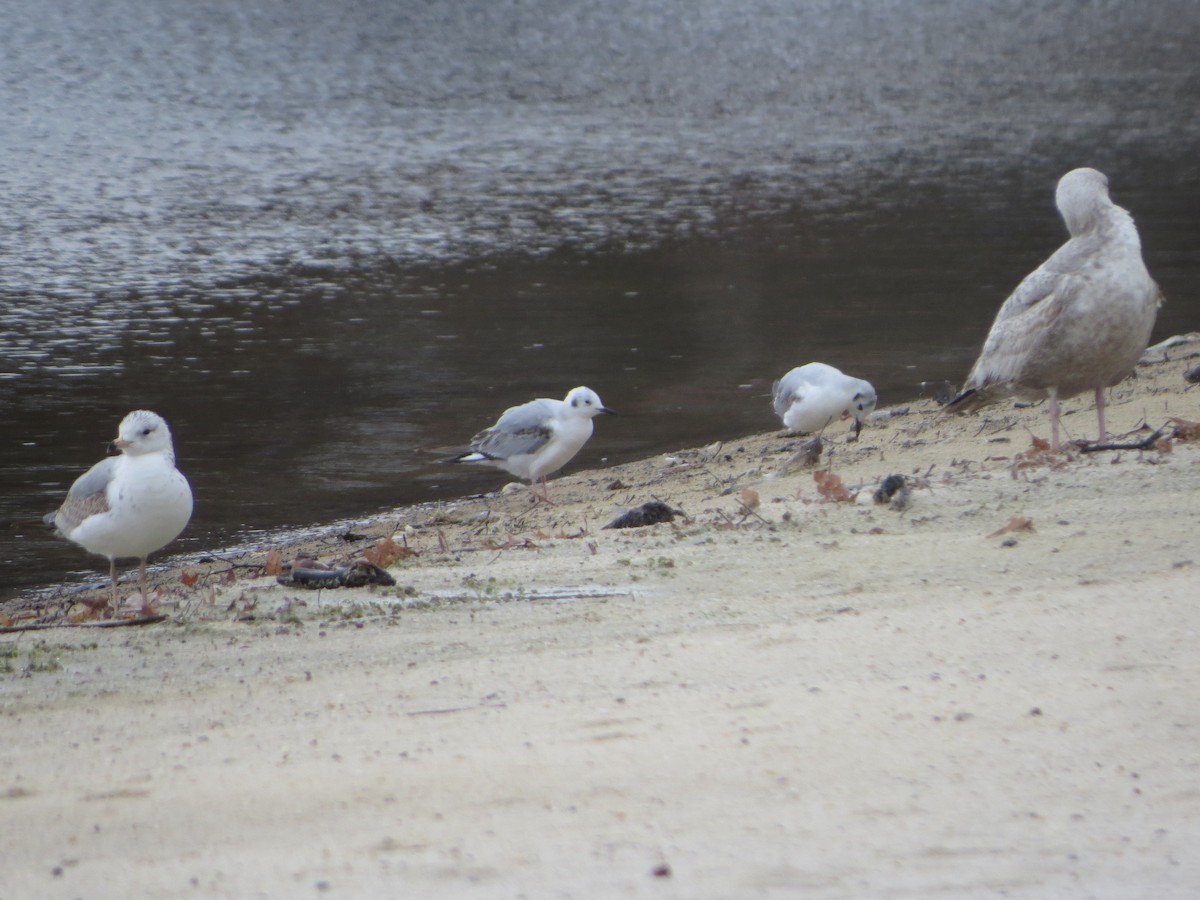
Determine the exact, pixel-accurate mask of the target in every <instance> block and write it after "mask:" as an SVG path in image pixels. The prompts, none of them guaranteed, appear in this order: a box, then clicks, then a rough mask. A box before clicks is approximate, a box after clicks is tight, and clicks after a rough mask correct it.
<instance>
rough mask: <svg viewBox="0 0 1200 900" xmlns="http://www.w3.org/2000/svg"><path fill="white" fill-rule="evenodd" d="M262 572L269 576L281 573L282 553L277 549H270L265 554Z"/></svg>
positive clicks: (272, 576)
mask: <svg viewBox="0 0 1200 900" xmlns="http://www.w3.org/2000/svg"><path fill="white" fill-rule="evenodd" d="M262 573H263V574H264V575H266V576H268V577H270V578H274V577H275V576H276V575H281V574H282V573H283V554H282V553H280V552H279V551H278V550H272V551H270V552H269V553H268V554H267V558H266V561H264V562H263V568H262Z"/></svg>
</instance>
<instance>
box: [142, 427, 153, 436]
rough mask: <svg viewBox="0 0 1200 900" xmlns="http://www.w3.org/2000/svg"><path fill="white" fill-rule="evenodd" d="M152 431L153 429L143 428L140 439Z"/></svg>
mask: <svg viewBox="0 0 1200 900" xmlns="http://www.w3.org/2000/svg"><path fill="white" fill-rule="evenodd" d="M153 430H154V429H153V428H143V429H142V437H145V436H146V435H148V434H149V433H150V432H152V431H153Z"/></svg>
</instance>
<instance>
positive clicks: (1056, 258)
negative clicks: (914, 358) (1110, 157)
mask: <svg viewBox="0 0 1200 900" xmlns="http://www.w3.org/2000/svg"><path fill="white" fill-rule="evenodd" d="M1055 202H1056V203H1057V204H1058V210H1059V212H1060V213H1061V214H1062V217H1063V221H1064V222H1065V223H1066V225H1067V231H1069V232H1070V234H1071V237H1070V240H1068V241H1067V242H1066V243H1065V244H1063V245H1062V246H1061V247H1059V248H1058V250H1056V251H1055V252H1054V255H1053V256H1051V257H1050V258H1049V259H1048V260H1046V261H1045V262H1044V263H1042V265H1041V266H1039V267H1038V268H1037V269H1036V270H1034V271H1033V273H1032V274H1030V275H1028V276H1027V277H1026V278H1025V280H1024V281H1022V282H1021V283H1020V284H1019V285H1018V286H1017V289H1016V290H1015V291H1013V293H1012V296H1010V297H1009V298H1008V299H1007V300H1005V301H1004V305H1003V306H1001V307H1000V312H999V313H997V315H996V321H995V322H994V323H993V324H992V330H991V331H990V332H989V333H988V336H987V340H986V341H985V342H984V345H983V352H982V353H980V355H979V359H978V361H977V362H976V363H975V367H974V368H973V369H971V374H970V375H969V376H967V382H966V384H965V385H964V386H963V391H962V393H961V394H959V395H958V396H957V397H956V398H954V399H953V400H952V401H950V403H948V404H947V405H946V409H947V410H949V411H951V412H969V411H971V410H974V409H977V408H979V407H980V406H983V405H985V404H988V403H991V402H994V401H995V400H999V399H1001V398H1002V397H1006V396H1010V395H1015V396H1017V397H1021V398H1023V399H1027V400H1036V399H1041V398H1043V397H1045V398H1047V399H1048V401H1049V402H1048V404H1047V408H1048V410H1049V414H1050V445H1051V447H1052V448H1053V449H1055V450H1057V449H1058V447H1059V443H1058V421H1059V406H1058V401H1059V400H1065V399H1067V398H1069V397H1074V396H1075V395H1076V394H1080V393H1083V392H1084V391H1087V390H1091V391H1094V392H1095V397H1096V418H1097V419H1098V420H1099V433H1100V437H1099V440H1100V441H1103V440H1104V436H1105V429H1104V390H1105V388H1108V387H1110V386H1112V385H1114V384H1116V383H1117V382H1119V381H1121V380H1122V379H1123V378H1125V376H1126V375H1128V374H1129V373H1130V372H1131V371H1132V370H1133V367H1134V366H1135V365H1136V364H1137V361H1138V359H1139V358H1140V357H1141V355H1142V351H1144V350H1145V349H1146V345H1147V344H1148V343H1149V342H1150V331H1151V329H1152V328H1153V327H1154V318H1155V316H1156V315H1157V314H1158V307H1159V306H1160V305H1161V304H1162V294H1161V292H1160V291H1159V289H1158V285H1157V284H1155V283H1154V279H1152V278H1151V277H1150V273H1149V272H1147V271H1146V264H1145V263H1144V262H1143V261H1142V245H1141V241H1139V240H1138V233H1137V227H1136V226H1135V225H1134V224H1133V218H1132V217H1131V216H1130V215H1129V213H1128V212H1126V211H1125V210H1124V209H1122V208H1121V207H1119V206H1117V205H1116V204H1115V203H1113V202H1112V200H1110V199H1109V196H1108V179H1107V178H1106V177H1105V176H1104V175H1103V174H1101V173H1100V172H1097V171H1096V170H1095V169H1075V170H1073V171H1071V172H1068V173H1067V174H1066V175H1064V176H1063V177H1062V178H1061V179H1060V180H1059V182H1058V190H1057V192H1056V193H1055Z"/></svg>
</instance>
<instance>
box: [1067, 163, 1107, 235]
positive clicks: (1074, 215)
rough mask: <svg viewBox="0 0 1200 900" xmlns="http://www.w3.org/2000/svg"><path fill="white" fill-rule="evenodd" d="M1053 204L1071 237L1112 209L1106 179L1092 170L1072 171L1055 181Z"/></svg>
mask: <svg viewBox="0 0 1200 900" xmlns="http://www.w3.org/2000/svg"><path fill="white" fill-rule="evenodd" d="M1054 202H1055V203H1056V204H1057V205H1058V211H1059V212H1060V213H1062V217H1063V221H1064V222H1066V223H1067V231H1069V232H1071V234H1073V235H1076V234H1082V233H1083V232H1085V231H1087V230H1088V228H1089V227H1091V225H1092V224H1093V223H1094V222H1096V220H1097V219H1099V218H1100V216H1101V215H1102V214H1103V212H1104V210H1105V209H1107V208H1108V207H1110V206H1112V201H1111V200H1110V199H1109V197H1108V177H1107V176H1106V175H1105V174H1104V173H1103V172H1097V171H1096V170H1095V169H1072V170H1071V171H1070V172H1068V173H1067V174H1066V175H1064V176H1063V177H1062V178H1060V179H1059V180H1058V189H1057V190H1056V191H1055V192H1054Z"/></svg>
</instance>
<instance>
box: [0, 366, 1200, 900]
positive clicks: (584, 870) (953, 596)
mask: <svg viewBox="0 0 1200 900" xmlns="http://www.w3.org/2000/svg"><path fill="white" fill-rule="evenodd" d="M1197 350H1198V347H1197V345H1196V344H1191V345H1187V346H1184V347H1180V348H1177V349H1175V350H1172V351H1170V354H1169V356H1170V358H1169V359H1168V360H1166V361H1164V362H1159V363H1155V364H1153V365H1147V366H1142V367H1140V368H1139V369H1138V372H1137V377H1136V378H1135V379H1131V380H1127V381H1126V382H1124V383H1123V384H1121V385H1120V386H1118V387H1117V388H1115V389H1113V391H1112V392H1111V406H1110V413H1109V417H1110V418H1109V421H1110V428H1111V429H1112V430H1113V431H1114V432H1116V433H1121V432H1126V431H1131V432H1132V431H1134V430H1135V429H1137V428H1139V426H1141V425H1143V424H1148V425H1149V426H1150V428H1157V427H1158V426H1159V425H1163V424H1166V423H1168V420H1169V419H1171V418H1172V417H1176V418H1178V419H1182V420H1189V421H1197V420H1200V388H1194V387H1189V386H1188V385H1186V384H1185V382H1184V381H1183V378H1182V372H1183V371H1184V370H1185V369H1186V368H1189V367H1190V366H1192V365H1195V363H1196V360H1195V359H1194V358H1189V357H1190V355H1191V354H1193V353H1196V352H1197ZM762 402H764V403H765V402H766V401H765V400H763V401H762ZM1064 409H1065V413H1066V415H1065V416H1064V420H1063V421H1064V426H1065V427H1066V429H1067V431H1068V433H1069V435H1070V436H1071V437H1076V438H1078V437H1093V436H1094V428H1095V415H1094V411H1093V410H1092V409H1091V405H1090V403H1089V402H1087V401H1086V400H1085V398H1076V399H1075V400H1072V401H1069V402H1067V403H1066V404H1064ZM893 412H896V410H893ZM1048 430H1049V426H1048V423H1047V422H1046V418H1045V413H1044V410H1042V409H1041V408H1034V409H1021V410H1017V409H1013V408H1012V407H1011V406H1009V405H1007V404H1006V405H1001V406H997V407H993V408H991V409H990V410H987V411H986V413H984V414H982V415H976V416H968V417H963V418H943V417H941V416H939V415H938V413H937V410H936V408H935V407H934V406H933V405H932V403H929V402H920V403H914V404H911V405H909V406H908V408H907V413H906V414H903V415H900V414H896V415H892V416H890V417H887V418H884V419H883V420H882V421H878V422H874V423H872V424H871V425H869V426H868V427H867V428H866V429H864V431H863V434H862V438H861V440H860V441H859V442H857V443H852V442H849V441H847V440H846V437H847V434H848V428H847V426H845V425H838V426H835V427H834V428H832V429H830V434H828V435H827V437H828V438H829V439H828V441H827V443H826V452H825V454H824V455H823V456H822V458H821V459H820V461H819V463H818V464H817V465H816V466H815V467H813V466H810V465H808V464H806V463H805V461H804V460H803V459H796V458H795V457H796V455H797V451H799V449H800V447H801V444H802V443H803V440H802V439H798V438H789V437H785V436H783V435H781V434H780V433H773V434H764V435H755V436H749V437H747V438H745V439H744V440H741V441H736V442H732V443H725V444H723V445H714V446H711V447H707V448H699V449H693V450H686V451H680V452H679V453H676V454H671V455H669V456H659V457H655V458H653V459H649V460H645V461H642V462H639V463H634V464H630V465H624V466H620V467H614V468H609V469H603V470H593V471H584V472H569V473H568V474H567V475H565V476H562V477H560V478H557V479H554V480H552V481H551V483H550V491H551V497H552V499H553V500H554V501H555V505H553V506H552V507H546V506H531V505H530V502H529V494H528V491H527V490H526V489H524V488H518V489H515V490H510V491H506V492H501V493H498V494H496V495H490V496H487V497H482V498H475V499H469V500H464V501H461V502H459V503H456V504H451V505H443V506H440V507H419V508H413V509H406V510H398V511H396V513H395V514H394V515H391V516H387V517H384V518H382V519H380V520H378V521H375V522H370V523H355V525H354V526H353V528H352V530H353V531H354V532H357V533H359V534H361V535H364V537H362V538H361V539H359V540H355V541H353V542H347V541H345V540H343V539H342V538H340V537H338V536H337V534H330V535H328V536H326V537H321V538H313V539H310V540H308V541H307V542H306V543H305V546H304V547H303V548H301V549H304V550H305V551H306V552H309V553H312V554H314V555H316V556H317V557H319V558H320V559H322V560H325V561H336V560H337V559H338V558H339V557H346V558H350V557H353V556H355V555H357V554H358V553H359V552H361V551H362V550H363V549H364V548H371V547H378V546H379V541H380V539H381V536H383V535H385V534H392V535H393V543H394V544H395V545H400V546H407V548H408V549H410V550H412V551H415V553H416V555H412V556H409V557H407V558H404V559H399V560H397V561H395V562H394V564H393V565H392V566H391V568H390V572H391V574H392V575H393V576H394V577H395V579H396V581H397V585H396V586H395V587H388V588H359V589H336V590H324V591H320V592H315V591H306V590H301V589H298V588H296V587H293V586H284V585H280V584H277V583H276V579H275V578H274V577H269V576H261V575H260V570H259V569H258V568H257V565H258V564H260V563H262V561H263V557H262V554H258V555H247V556H245V557H242V558H238V559H233V560H231V559H227V558H226V559H222V560H217V561H214V562H211V563H207V564H204V565H195V564H192V565H186V566H183V567H180V568H177V569H172V570H170V571H167V572H164V573H160V574H159V575H158V576H157V578H156V584H157V590H158V601H159V606H160V608H161V609H162V610H163V611H164V612H166V613H167V614H168V620H167V621H166V622H163V623H161V624H157V625H150V626H145V627H136V628H135V627H129V628H115V629H97V628H64V629H56V630H53V631H36V632H26V633H20V634H7V635H2V636H0V648H2V649H3V651H4V655H3V659H2V660H0V663H3V664H5V666H6V668H7V671H6V672H4V674H3V675H0V715H2V719H0V721H2V722H3V726H4V733H5V739H4V741H3V743H2V749H0V760H2V761H3V766H2V769H0V772H2V775H0V821H3V823H4V825H5V828H4V831H5V841H4V851H5V852H4V859H5V862H4V864H3V865H2V866H0V897H35V896H38V897H60V896H61V897H76V896H87V897H105V896H112V897H150V896H152V897H167V896H177V895H187V896H239V897H244V896H309V895H314V894H326V895H329V896H399V895H401V894H404V895H409V896H463V897H522V896H527V897H598V896H616V895H620V896H633V897H641V896H680V897H685V896H686V897H731V896H796V895H804V896H815V897H863V896H888V897H895V896H914V897H928V896H933V895H946V896H955V897H963V896H966V897H984V896H988V897H990V896H996V895H1004V896H1038V897H1045V896H1088V897H1129V896H1155V897H1159V898H1166V897H1181V898H1182V897H1189V896H1194V895H1195V893H1196V891H1197V890H1198V889H1200V861H1198V860H1197V857H1196V854H1195V852H1194V848H1195V847H1196V846H1197V845H1198V844H1200V812H1198V811H1200V803H1198V798H1200V791H1198V789H1197V786H1196V785H1197V776H1198V769H1200V755H1198V753H1197V750H1196V746H1197V743H1196V736H1197V731H1198V729H1200V711H1198V710H1200V706H1198V705H1197V702H1196V699H1197V696H1198V694H1200V666H1198V665H1197V662H1196V653H1195V646H1196V641H1197V634H1198V631H1200V606H1198V605H1197V603H1196V600H1195V598H1196V595H1197V585H1198V579H1197V566H1198V565H1200V546H1198V544H1197V538H1196V535H1197V526H1198V524H1200V522H1198V515H1200V513H1198V512H1197V505H1196V497H1197V493H1198V491H1200V441H1184V440H1181V439H1175V440H1169V441H1167V442H1165V443H1162V444H1160V445H1159V446H1158V447H1156V448H1152V449H1147V450H1143V451H1105V452H1101V453H1095V454H1083V453H1080V452H1077V451H1071V452H1068V453H1062V454H1057V455H1055V454H1048V453H1046V452H1043V451H1039V450H1038V449H1037V448H1036V447H1035V445H1034V444H1033V441H1032V438H1033V436H1038V437H1041V438H1045V437H1047V436H1048ZM1147 433H1148V431H1146V430H1143V431H1139V432H1137V433H1135V434H1133V435H1131V437H1130V440H1137V439H1140V438H1141V437H1144V436H1145V434H1147ZM814 471H821V472H831V473H833V474H836V475H837V476H839V477H840V479H841V480H842V482H843V483H844V485H846V486H847V487H848V491H847V493H848V494H850V495H854V494H860V495H861V496H860V498H859V499H853V500H850V501H849V502H838V501H836V500H834V499H830V497H831V496H832V495H833V494H835V493H836V491H835V490H834V489H833V488H830V487H827V488H826V494H827V495H829V496H823V495H822V493H821V491H820V490H819V487H818V485H817V483H816V481H815V480H814ZM892 474H900V475H904V476H907V479H908V486H909V494H908V498H907V504H906V505H904V506H903V508H900V509H897V508H893V506H892V505H888V504H876V503H875V502H873V500H871V498H870V494H872V493H873V492H874V491H875V490H876V489H877V488H878V487H879V486H880V484H881V482H882V480H883V479H884V478H885V477H886V476H888V475H892ZM503 479H504V476H503V474H501V473H497V484H498V485H499V484H501V483H502V482H503ZM653 498H658V499H661V500H663V501H665V502H667V503H669V504H671V505H672V506H673V507H676V508H678V509H681V510H682V512H683V513H684V515H682V516H680V517H679V518H677V519H676V521H675V522H673V523H668V524H660V525H655V526H652V527H648V528H641V529H631V530H621V531H617V530H605V529H602V528H601V526H602V525H603V524H604V523H606V522H608V521H609V520H610V519H612V518H613V517H614V516H616V515H617V514H618V513H620V512H621V511H623V510H624V509H626V508H628V507H630V506H634V505H637V504H639V503H641V502H644V501H647V500H650V499H653ZM349 527H350V526H342V527H339V528H338V529H337V530H336V531H337V532H338V533H344V532H345V531H346V530H347V529H348V528H349ZM1006 528H1007V530H1006ZM279 549H280V550H281V551H282V556H283V558H284V559H291V558H292V557H293V556H294V555H295V553H296V551H297V548H296V547H291V546H287V547H280V548H279ZM233 563H236V564H238V566H239V567H237V568H234V567H233V566H232V564H233ZM185 582H187V584H185ZM125 587H126V589H127V590H128V589H129V588H130V587H131V586H130V585H128V584H127V585H125ZM83 608H84V607H82V605H80V606H77V607H76V609H75V613H76V614H78V613H79V612H80V611H81V610H82V609H83ZM10 612H11V611H10Z"/></svg>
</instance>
